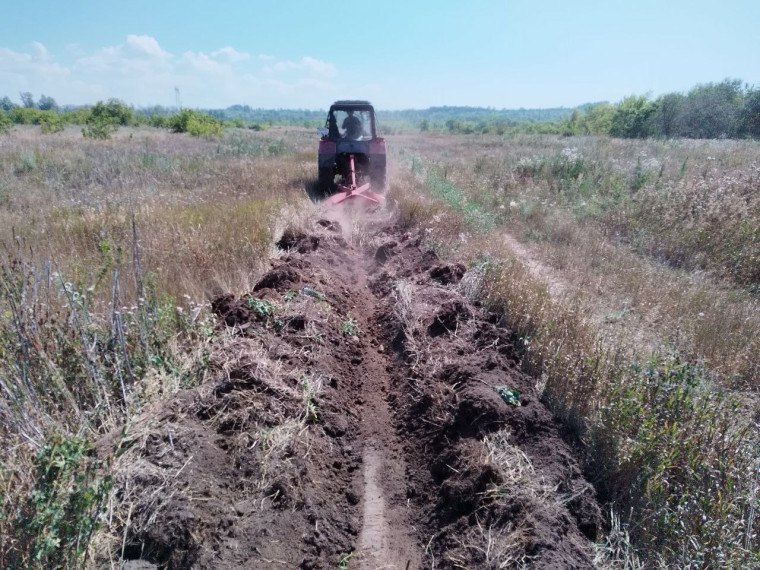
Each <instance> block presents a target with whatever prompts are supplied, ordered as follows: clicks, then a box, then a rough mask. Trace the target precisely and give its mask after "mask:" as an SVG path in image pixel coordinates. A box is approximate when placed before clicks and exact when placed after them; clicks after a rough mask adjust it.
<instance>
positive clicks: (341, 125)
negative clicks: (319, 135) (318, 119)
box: [325, 101, 377, 141]
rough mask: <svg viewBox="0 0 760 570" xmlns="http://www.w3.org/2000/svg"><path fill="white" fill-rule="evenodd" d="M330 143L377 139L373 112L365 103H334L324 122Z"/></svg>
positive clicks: (370, 106)
mask: <svg viewBox="0 0 760 570" xmlns="http://www.w3.org/2000/svg"><path fill="white" fill-rule="evenodd" d="M325 128H326V129H327V137H328V139H329V140H331V141H339V140H362V141H364V140H372V139H374V138H377V131H376V128H375V110H374V108H373V107H372V105H370V104H369V103H368V102H366V101H336V102H335V103H334V104H333V105H331V106H330V111H329V112H328V113H327V121H326V122H325Z"/></svg>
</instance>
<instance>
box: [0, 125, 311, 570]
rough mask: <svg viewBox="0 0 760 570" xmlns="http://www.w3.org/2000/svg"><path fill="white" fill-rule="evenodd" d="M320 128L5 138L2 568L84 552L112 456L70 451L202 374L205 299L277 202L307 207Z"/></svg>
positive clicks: (1, 153)
mask: <svg viewBox="0 0 760 570" xmlns="http://www.w3.org/2000/svg"><path fill="white" fill-rule="evenodd" d="M285 138H287V141H286V140H285ZM313 138H314V137H313V136H311V135H307V134H306V133H305V132H304V131H298V132H296V133H288V132H286V131H278V130H276V129H273V130H271V131H268V132H267V133H260V134H253V133H247V132H236V131H232V132H229V133H227V134H226V135H225V136H224V137H223V138H222V139H220V140H204V139H197V138H191V137H187V136H181V135H170V134H168V133H165V132H162V131H157V130H151V129H142V130H131V131H130V130H127V131H122V132H120V133H119V135H118V136H117V137H116V138H115V139H114V140H112V141H93V140H87V139H82V138H81V136H80V135H79V134H78V133H73V132H69V131H67V132H65V133H62V134H60V135H54V136H42V135H40V134H39V132H37V131H34V130H31V129H16V130H14V132H13V134H11V135H9V136H4V137H0V242H2V244H3V248H2V251H3V253H2V254H0V257H1V259H0V379H1V380H0V392H1V393H2V397H0V435H2V438H3V441H4V442H6V443H5V445H3V447H2V451H1V453H2V455H1V456H0V460H1V461H0V463H1V464H2V469H0V495H1V496H2V501H0V502H1V503H2V516H0V536H2V537H3V538H2V540H0V566H3V567H6V566H7V567H34V566H37V567H41V566H46V565H53V566H55V565H61V564H62V565H64V566H80V565H83V564H84V563H85V562H86V560H87V556H88V541H89V540H90V538H91V537H92V526H93V524H95V523H96V521H97V520H98V513H99V512H100V510H101V508H102V505H103V503H102V501H103V500H105V498H106V497H107V496H108V488H109V485H110V483H109V479H108V477H107V473H108V472H109V471H110V470H111V469H112V466H106V465H97V462H95V461H86V462H83V461H80V460H79V459H78V458H80V457H82V456H83V455H87V454H89V449H90V447H91V445H92V442H93V441H94V440H95V439H97V438H98V437H99V435H100V434H102V433H104V432H109V431H112V430H114V429H118V428H119V427H120V426H123V425H124V424H125V422H126V421H127V420H128V419H129V418H130V417H132V416H133V415H134V414H137V413H139V412H140V411H141V410H143V409H144V408H145V407H146V406H148V405H149V404H150V403H151V402H153V401H156V400H158V399H161V398H165V397H167V396H168V395H170V394H172V393H174V392H176V391H177V390H178V389H179V388H182V387H188V386H193V385H195V384H197V383H200V382H202V381H203V379H204V378H205V376H206V374H207V372H208V369H209V365H210V362H209V355H210V353H211V346H212V345H213V344H215V343H216V342H217V341H218V339H217V338H216V333H215V332H214V321H213V318H212V317H211V315H209V312H208V309H207V304H206V299H207V297H208V296H210V295H211V294H213V293H215V292H216V291H218V290H222V289H223V290H233V291H244V290H249V289H250V287H251V284H252V282H254V281H255V279H256V278H257V276H258V275H259V274H260V272H261V271H262V269H263V268H264V267H265V264H266V263H267V261H268V258H269V254H270V250H271V243H272V241H273V237H274V236H275V233H276V232H277V231H278V230H279V228H281V227H282V226H283V225H284V224H285V222H284V221H283V220H282V216H290V215H291V214H290V213H292V212H293V211H296V210H304V209H307V210H308V209H309V208H308V203H309V202H308V198H307V196H306V193H305V189H306V187H307V186H308V184H309V183H310V179H311V176H312V174H313V173H312V169H313V163H314V161H315V154H314V149H313V144H312V143H313ZM312 388H313V387H312ZM304 397H306V396H304ZM301 398H302V397H301V395H297V399H298V400H300V399H301ZM306 405H307V404H306V403H305V404H304V406H306ZM305 414H306V412H304V415H305ZM61 466H63V467H61ZM44 473H48V474H50V477H47V478H46V477H45V476H43V475H42V474H44ZM88 488H89V489H90V491H88V493H87V494H85V495H83V494H82V493H83V492H84V491H86V490H87V489H88ZM32 490H34V494H33V495H31V497H30V492H31V491H32ZM122 490H123V489H122ZM127 495H129V493H127ZM27 497H30V498H27ZM128 498H129V497H128ZM141 500H142V499H141ZM146 500H148V499H146ZM127 502H128V501H127ZM124 504H127V503H124ZM111 512H113V511H111ZM120 513H121V515H123V516H126V517H128V510H124V511H123V512H122V511H120ZM149 522H150V521H142V523H141V522H140V521H134V520H133V521H130V522H129V524H131V525H135V524H143V523H145V524H149ZM122 523H125V521H122ZM125 524H126V523H125ZM109 528H111V526H110V525H109ZM112 539H113V540H120V539H121V537H112Z"/></svg>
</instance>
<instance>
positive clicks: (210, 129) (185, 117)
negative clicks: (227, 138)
mask: <svg viewBox="0 0 760 570" xmlns="http://www.w3.org/2000/svg"><path fill="white" fill-rule="evenodd" d="M168 124H169V128H171V130H172V132H174V133H189V134H191V135H192V136H194V137H200V136H209V137H219V136H221V135H222V132H223V131H224V125H223V124H222V122H221V121H219V120H218V119H215V118H214V117H212V116H211V115H207V114H206V113H202V112H201V111H196V110H194V109H182V111H180V112H179V113H177V114H176V115H172V116H171V117H169V121H168Z"/></svg>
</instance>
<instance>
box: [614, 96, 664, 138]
mask: <svg viewBox="0 0 760 570" xmlns="http://www.w3.org/2000/svg"><path fill="white" fill-rule="evenodd" d="M656 110H657V107H656V106H655V104H654V103H652V102H651V101H650V100H649V99H648V98H647V97H644V96H636V95H632V96H630V97H626V98H625V99H623V100H622V101H621V102H620V103H618V106H617V108H616V109H615V113H614V115H612V123H611V124H610V134H611V135H612V136H613V137H622V138H643V137H646V136H648V134H649V133H648V132H647V127H648V125H649V120H650V118H651V117H652V115H653V114H654V113H655V111H656Z"/></svg>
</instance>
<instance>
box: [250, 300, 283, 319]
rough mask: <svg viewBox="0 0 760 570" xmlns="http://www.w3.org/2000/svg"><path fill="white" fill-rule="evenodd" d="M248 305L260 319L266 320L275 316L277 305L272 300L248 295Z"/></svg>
mask: <svg viewBox="0 0 760 570" xmlns="http://www.w3.org/2000/svg"><path fill="white" fill-rule="evenodd" d="M245 302H246V305H248V308H249V309H251V310H252V311H253V312H254V314H255V315H256V317H257V318H258V319H259V320H262V321H266V320H268V319H270V318H271V317H273V316H274V314H275V311H276V310H277V305H275V304H274V303H272V301H267V300H266V299H257V298H256V297H248V298H247V299H246V301H245Z"/></svg>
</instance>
